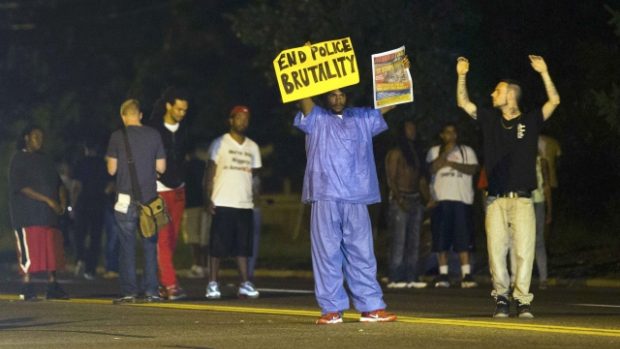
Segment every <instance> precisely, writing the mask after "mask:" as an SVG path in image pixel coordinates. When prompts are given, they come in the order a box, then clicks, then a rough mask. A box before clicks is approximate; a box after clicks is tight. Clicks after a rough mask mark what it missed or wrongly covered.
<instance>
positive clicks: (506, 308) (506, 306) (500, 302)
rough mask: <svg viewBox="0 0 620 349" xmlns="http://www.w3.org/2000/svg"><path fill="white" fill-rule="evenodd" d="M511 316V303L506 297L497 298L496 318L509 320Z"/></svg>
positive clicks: (494, 314) (494, 315)
mask: <svg viewBox="0 0 620 349" xmlns="http://www.w3.org/2000/svg"><path fill="white" fill-rule="evenodd" d="M509 316H510V301H509V300H508V298H506V297H504V296H497V299H496V301H495V313H493V317H494V318H500V319H501V318H507V317H509Z"/></svg>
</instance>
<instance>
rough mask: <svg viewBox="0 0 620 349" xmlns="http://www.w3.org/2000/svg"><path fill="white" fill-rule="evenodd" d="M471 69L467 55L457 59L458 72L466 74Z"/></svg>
mask: <svg viewBox="0 0 620 349" xmlns="http://www.w3.org/2000/svg"><path fill="white" fill-rule="evenodd" d="M468 71H469V61H468V60H467V58H465V57H459V58H457V60H456V73H457V74H458V75H465V74H467V72H468Z"/></svg>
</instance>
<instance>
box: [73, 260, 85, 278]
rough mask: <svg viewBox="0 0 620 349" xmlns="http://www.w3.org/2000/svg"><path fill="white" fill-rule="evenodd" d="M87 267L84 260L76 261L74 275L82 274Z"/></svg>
mask: <svg viewBox="0 0 620 349" xmlns="http://www.w3.org/2000/svg"><path fill="white" fill-rule="evenodd" d="M85 268H86V265H85V264H84V262H83V261H77V263H75V269H74V270H73V275H74V276H75V277H80V276H82V274H84V269H85Z"/></svg>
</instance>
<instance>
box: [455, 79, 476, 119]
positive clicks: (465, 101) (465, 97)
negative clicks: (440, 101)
mask: <svg viewBox="0 0 620 349" xmlns="http://www.w3.org/2000/svg"><path fill="white" fill-rule="evenodd" d="M456 102H457V105H458V106H459V107H460V108H461V109H463V110H464V111H465V112H466V113H467V114H469V115H470V116H472V117H475V116H476V109H477V108H476V105H475V104H474V103H472V102H471V100H470V99H469V93H468V92H467V75H465V74H463V75H459V76H458V80H457V82H456Z"/></svg>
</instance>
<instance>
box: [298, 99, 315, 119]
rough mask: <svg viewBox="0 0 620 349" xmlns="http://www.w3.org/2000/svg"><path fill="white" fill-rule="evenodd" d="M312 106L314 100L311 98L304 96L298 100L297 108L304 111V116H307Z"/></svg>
mask: <svg viewBox="0 0 620 349" xmlns="http://www.w3.org/2000/svg"><path fill="white" fill-rule="evenodd" d="M312 108H314V101H313V100H312V98H304V99H302V100H301V101H299V109H301V112H302V113H304V116H308V114H310V112H312Z"/></svg>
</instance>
